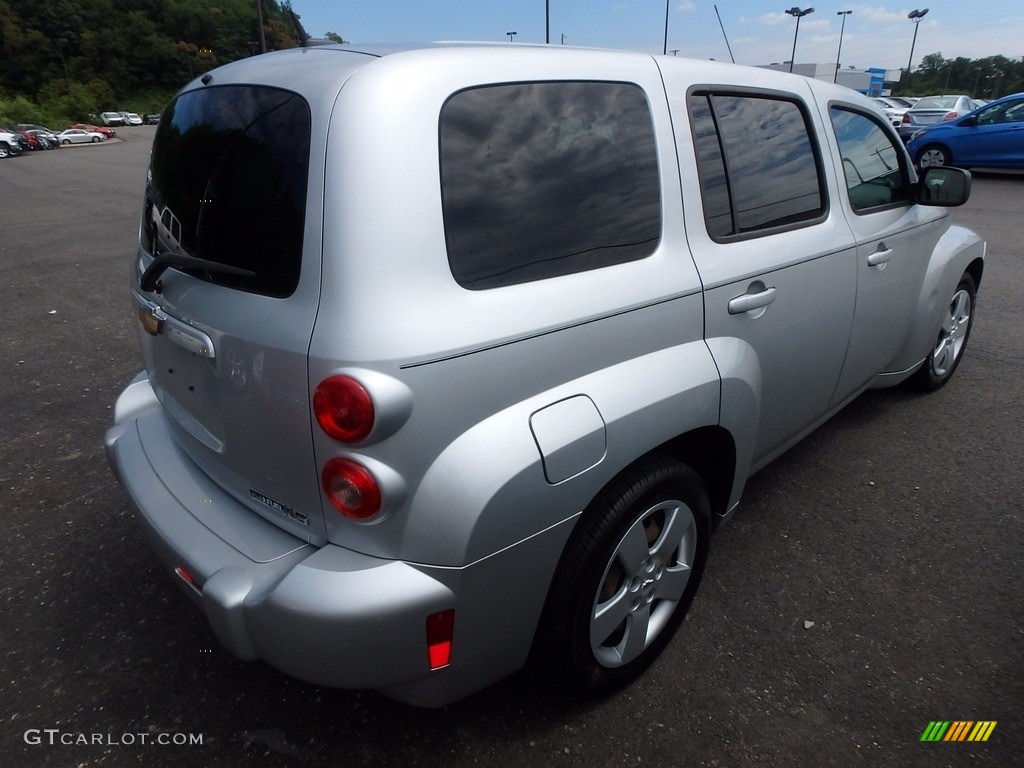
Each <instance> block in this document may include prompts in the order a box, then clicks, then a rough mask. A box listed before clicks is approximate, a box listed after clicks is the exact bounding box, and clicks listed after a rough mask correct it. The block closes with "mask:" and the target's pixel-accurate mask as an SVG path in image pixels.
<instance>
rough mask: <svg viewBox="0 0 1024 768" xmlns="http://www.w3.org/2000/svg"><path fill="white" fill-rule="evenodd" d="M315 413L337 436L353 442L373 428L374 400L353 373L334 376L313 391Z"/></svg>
mask: <svg viewBox="0 0 1024 768" xmlns="http://www.w3.org/2000/svg"><path fill="white" fill-rule="evenodd" d="M313 415H314V416H315V417H316V423H317V424H319V425H320V429H322V430H323V431H324V432H326V433H327V434H328V435H330V436H331V437H333V438H334V439H335V440H340V441H341V442H343V443H354V442H358V441H359V440H362V439H363V438H364V437H366V436H367V435H368V434H370V430H372V429H373V420H374V410H373V400H372V399H371V398H370V393H369V392H367V391H366V389H365V388H364V387H363V385H362V384H360V383H359V382H358V381H356V380H355V379H353V378H351V377H350V376H331V377H330V378H327V379H324V380H323V381H321V382H320V384H319V385H318V386H317V388H316V391H315V392H314V393H313Z"/></svg>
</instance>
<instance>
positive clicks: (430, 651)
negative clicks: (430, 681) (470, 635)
mask: <svg viewBox="0 0 1024 768" xmlns="http://www.w3.org/2000/svg"><path fill="white" fill-rule="evenodd" d="M454 630H455V609H454V608H449V609H448V610H447V611H441V612H439V613H432V614H430V615H429V616H427V660H428V661H429V662H430V668H431V669H440V668H441V667H447V666H448V665H449V664H450V663H451V660H452V633H453V632H454Z"/></svg>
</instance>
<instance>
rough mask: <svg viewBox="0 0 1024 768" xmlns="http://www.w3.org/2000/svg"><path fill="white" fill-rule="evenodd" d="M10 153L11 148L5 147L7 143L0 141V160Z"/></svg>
mask: <svg viewBox="0 0 1024 768" xmlns="http://www.w3.org/2000/svg"><path fill="white" fill-rule="evenodd" d="M9 154H11V150H9V149H8V148H7V145H6V144H4V143H3V142H2V141H0V160H2V159H3V158H5V157H7V156H8V155H9Z"/></svg>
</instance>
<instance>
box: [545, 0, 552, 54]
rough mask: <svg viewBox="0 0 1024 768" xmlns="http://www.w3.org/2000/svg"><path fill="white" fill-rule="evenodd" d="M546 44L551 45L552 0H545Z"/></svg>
mask: <svg viewBox="0 0 1024 768" xmlns="http://www.w3.org/2000/svg"><path fill="white" fill-rule="evenodd" d="M544 45H551V0H544Z"/></svg>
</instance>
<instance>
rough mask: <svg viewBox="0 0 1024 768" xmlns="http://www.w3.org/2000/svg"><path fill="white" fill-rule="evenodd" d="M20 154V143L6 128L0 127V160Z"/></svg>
mask: <svg viewBox="0 0 1024 768" xmlns="http://www.w3.org/2000/svg"><path fill="white" fill-rule="evenodd" d="M21 153H22V149H21V143H20V142H19V141H18V137H17V136H16V135H15V134H13V133H11V132H10V131H8V130H7V129H6V128H2V127H0V160H2V159H4V158H8V157H12V156H17V155H20V154H21Z"/></svg>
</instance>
